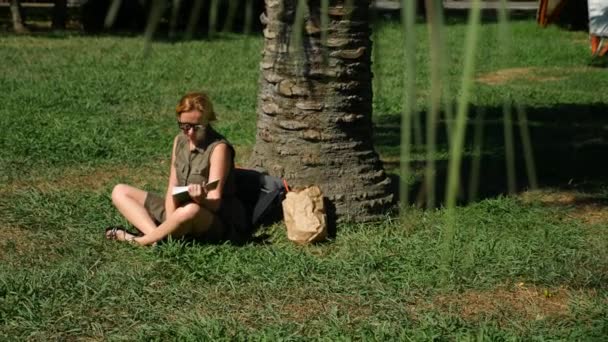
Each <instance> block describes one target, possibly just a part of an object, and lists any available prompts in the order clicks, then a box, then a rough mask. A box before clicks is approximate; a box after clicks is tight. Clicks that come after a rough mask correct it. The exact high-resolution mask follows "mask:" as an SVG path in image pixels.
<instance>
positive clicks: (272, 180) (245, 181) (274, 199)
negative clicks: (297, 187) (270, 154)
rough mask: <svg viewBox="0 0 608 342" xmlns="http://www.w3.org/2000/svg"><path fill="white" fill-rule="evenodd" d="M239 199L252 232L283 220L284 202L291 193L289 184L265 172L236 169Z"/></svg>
mask: <svg viewBox="0 0 608 342" xmlns="http://www.w3.org/2000/svg"><path fill="white" fill-rule="evenodd" d="M235 178H236V186H237V197H238V198H239V199H240V200H241V202H242V203H243V206H244V207H245V210H246V212H247V216H248V218H250V220H249V222H250V224H251V227H250V228H251V231H252V232H253V231H255V230H256V229H258V228H259V227H260V226H262V225H271V224H273V223H276V222H279V221H281V220H282V219H283V207H282V202H283V199H285V194H286V193H287V191H289V189H288V186H287V183H286V182H285V181H284V180H283V179H281V178H279V177H274V176H271V175H269V174H267V173H265V172H260V171H257V170H251V169H240V168H237V169H235Z"/></svg>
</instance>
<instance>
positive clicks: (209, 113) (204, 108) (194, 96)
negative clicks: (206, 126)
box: [175, 92, 217, 122]
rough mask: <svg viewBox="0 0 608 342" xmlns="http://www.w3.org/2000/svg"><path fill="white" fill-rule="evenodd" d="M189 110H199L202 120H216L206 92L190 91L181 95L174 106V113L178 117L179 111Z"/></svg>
mask: <svg viewBox="0 0 608 342" xmlns="http://www.w3.org/2000/svg"><path fill="white" fill-rule="evenodd" d="M191 110H198V111H199V112H201V114H202V116H203V121H204V122H210V121H215V120H217V118H216V117H215V112H214V111H213V104H212V103H211V100H210V99H209V96H208V95H207V94H206V93H203V92H192V93H188V94H186V95H184V96H182V98H181V99H180V100H179V103H178V104H177V106H176V107H175V114H176V115H177V116H178V117H179V116H180V114H181V113H183V112H189V111H191Z"/></svg>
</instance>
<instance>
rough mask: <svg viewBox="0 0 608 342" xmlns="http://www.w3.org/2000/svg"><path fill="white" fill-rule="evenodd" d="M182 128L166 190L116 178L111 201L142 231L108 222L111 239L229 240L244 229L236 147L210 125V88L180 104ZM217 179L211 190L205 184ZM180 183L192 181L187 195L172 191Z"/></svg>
mask: <svg viewBox="0 0 608 342" xmlns="http://www.w3.org/2000/svg"><path fill="white" fill-rule="evenodd" d="M175 112H176V116H177V126H178V128H179V130H180V131H181V133H179V134H178V135H177V136H176V137H175V139H174V140H173V152H172V155H171V167H170V171H169V181H168V184H167V191H166V194H165V196H164V198H163V196H159V195H156V194H154V193H150V192H146V191H144V190H141V189H137V188H135V187H132V186H129V185H126V184H118V185H116V186H115V187H114V189H113V191H112V202H113V204H114V206H116V208H117V209H118V211H119V212H120V213H121V214H122V215H123V216H124V217H125V218H126V219H127V221H129V223H131V224H132V225H133V226H134V227H135V228H137V230H138V231H139V234H131V233H129V232H127V230H126V229H124V228H122V227H108V228H107V229H106V233H105V236H106V238H107V239H110V240H118V241H127V242H130V243H133V244H139V245H152V244H154V243H156V242H158V241H160V240H163V239H165V238H166V237H168V236H171V237H173V238H182V237H186V238H193V239H201V240H210V241H218V240H224V239H226V240H229V239H232V238H234V237H235V234H238V232H239V231H242V230H244V229H246V227H245V225H246V223H245V222H246V219H245V214H244V208H243V206H242V204H241V203H240V201H239V199H238V198H237V197H236V196H235V193H236V183H235V175H234V158H235V152H234V148H233V147H232V146H231V145H230V143H229V142H228V141H227V140H226V139H225V138H224V137H223V136H222V135H220V134H219V133H217V132H216V131H215V130H214V129H213V127H212V126H211V122H212V121H214V120H216V115H215V112H214V111H213V105H212V103H211V101H210V100H209V97H208V96H207V94H205V93H202V92H193V93H189V94H186V95H185V96H183V97H182V98H181V100H180V101H179V103H178V105H177V107H176V109H175ZM216 180H217V181H219V182H218V183H217V186H216V187H215V188H214V189H213V190H210V191H208V192H207V191H206V190H205V184H208V183H209V182H214V181H216ZM176 186H188V193H189V195H190V196H189V200H187V201H185V203H179V202H178V200H177V199H176V198H175V197H173V196H172V193H173V188H174V187H176Z"/></svg>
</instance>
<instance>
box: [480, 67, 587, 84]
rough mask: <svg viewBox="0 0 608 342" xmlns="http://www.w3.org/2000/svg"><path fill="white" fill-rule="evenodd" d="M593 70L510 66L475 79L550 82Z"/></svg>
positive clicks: (489, 81)
mask: <svg viewBox="0 0 608 342" xmlns="http://www.w3.org/2000/svg"><path fill="white" fill-rule="evenodd" d="M589 71H593V69H592V68H585V67H578V68H555V67H552V68H540V67H536V68H509V69H502V70H497V71H493V72H490V73H487V74H483V75H479V76H477V78H476V79H475V80H476V81H477V82H479V83H483V84H486V85H502V84H506V83H509V82H512V81H527V82H550V81H560V80H563V79H565V78H567V77H568V75H570V74H575V73H581V72H589Z"/></svg>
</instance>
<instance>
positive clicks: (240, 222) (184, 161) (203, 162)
mask: <svg viewBox="0 0 608 342" xmlns="http://www.w3.org/2000/svg"><path fill="white" fill-rule="evenodd" d="M206 129H207V132H206V133H207V135H206V138H205V141H204V142H203V143H202V144H201V145H199V146H196V147H195V148H194V150H192V151H190V146H189V144H188V137H186V136H185V135H184V134H179V135H178V136H177V142H176V146H175V162H174V166H175V171H176V175H177V183H178V184H177V185H178V186H185V185H188V184H197V183H198V184H202V183H204V182H208V181H209V169H210V159H211V153H212V152H213V149H214V148H215V147H217V146H218V145H220V144H226V145H227V146H228V147H229V149H230V152H231V154H232V156H231V162H230V169H229V171H228V176H227V177H226V179H225V181H224V189H223V191H222V201H221V205H220V208H219V209H218V211H217V212H215V213H214V217H213V219H212V223H211V226H210V227H209V229H208V230H207V231H206V232H205V233H204V236H188V237H189V238H196V239H203V240H211V241H217V240H231V239H235V238H238V236H239V234H240V233H241V232H244V231H246V229H247V220H246V215H245V208H244V207H243V204H242V203H241V201H240V200H239V199H238V198H237V197H236V181H235V172H234V155H235V153H234V148H233V147H232V145H230V143H229V142H228V141H227V140H226V139H225V138H224V137H223V136H222V135H220V134H219V133H217V132H216V131H215V130H213V128H211V126H208V127H207V128H206ZM144 206H145V208H146V210H147V211H148V213H149V214H150V216H151V217H152V218H153V219H154V220H155V221H156V223H157V224H160V223H162V222H164V220H165V199H164V198H163V197H162V196H159V195H157V194H154V193H150V192H149V193H148V194H147V196H146V200H145V203H144Z"/></svg>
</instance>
